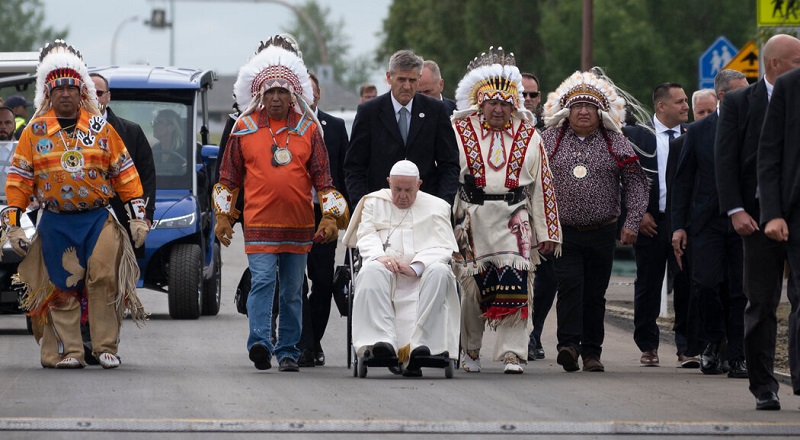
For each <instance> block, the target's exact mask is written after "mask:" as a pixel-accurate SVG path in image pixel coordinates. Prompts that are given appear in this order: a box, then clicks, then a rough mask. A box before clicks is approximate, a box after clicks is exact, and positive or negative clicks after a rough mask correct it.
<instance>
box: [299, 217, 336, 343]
mask: <svg viewBox="0 0 800 440" xmlns="http://www.w3.org/2000/svg"><path fill="white" fill-rule="evenodd" d="M314 217H315V219H314V224H315V225H319V222H320V219H322V212H321V211H320V208H319V205H318V204H314ZM336 243H337V242H335V241H334V242H331V243H325V244H321V243H315V244H314V245H313V246H311V251H310V252H309V253H308V262H307V264H306V266H307V270H308V279H309V280H310V281H311V293H310V294H309V295H308V299H305V298H304V301H303V309H304V311H303V318H304V319H303V335H302V336H301V337H300V340H301V342H300V348H301V349H306V350H311V351H314V352H320V351H322V344H321V341H322V337H323V336H324V335H325V329H326V328H327V327H328V318H329V317H330V315H331V299H332V298H333V272H334V269H335V262H336V261H335V260H336ZM305 309H308V311H307V312H306V311H305Z"/></svg>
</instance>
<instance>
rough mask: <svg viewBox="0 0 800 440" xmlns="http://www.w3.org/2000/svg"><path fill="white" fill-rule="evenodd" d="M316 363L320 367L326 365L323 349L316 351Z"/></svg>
mask: <svg viewBox="0 0 800 440" xmlns="http://www.w3.org/2000/svg"><path fill="white" fill-rule="evenodd" d="M314 363H315V364H317V365H319V366H320V367H321V366H323V365H325V353H323V352H322V350H320V351H318V352H316V353H314Z"/></svg>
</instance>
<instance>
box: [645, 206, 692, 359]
mask: <svg viewBox="0 0 800 440" xmlns="http://www.w3.org/2000/svg"><path fill="white" fill-rule="evenodd" d="M655 220H656V225H657V227H656V232H657V233H656V235H655V236H654V237H648V236H646V235H644V234H641V233H640V234H639V237H638V238H637V239H636V243H635V244H634V245H633V250H634V253H635V255H636V280H635V281H634V283H633V325H634V330H633V340H634V341H635V342H636V346H637V347H639V350H640V351H643V352H644V351H649V350H656V349H658V345H659V335H660V331H659V329H658V325H657V324H656V319H658V314H659V311H660V310H661V286H662V285H663V283H664V273H665V271H666V269H667V265H669V266H670V267H671V270H672V273H675V274H677V275H676V277H675V280H676V281H675V282H674V283H673V284H674V288H673V293H674V295H675V297H674V298H673V305H674V303H675V302H677V303H678V306H675V345H676V346H677V347H678V354H682V353H684V351H690V350H689V348H688V339H687V336H686V334H685V333H683V332H686V331H687V330H686V329H687V327H688V326H687V324H686V323H687V322H688V313H689V306H688V304H689V301H690V298H691V289H690V286H691V283H689V282H688V280H689V275H688V273H685V272H680V273H679V271H678V270H677V269H676V266H677V263H676V261H675V255H674V254H673V252H672V231H669V230H668V229H669V228H667V227H666V225H667V223H666V221H665V220H666V219H665V216H664V214H659V216H658V217H657V218H656V219H655Z"/></svg>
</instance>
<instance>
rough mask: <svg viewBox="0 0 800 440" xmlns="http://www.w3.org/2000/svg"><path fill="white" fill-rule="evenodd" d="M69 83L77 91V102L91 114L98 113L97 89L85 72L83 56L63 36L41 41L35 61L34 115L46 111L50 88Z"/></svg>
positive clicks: (49, 105) (48, 104)
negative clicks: (79, 93) (58, 38)
mask: <svg viewBox="0 0 800 440" xmlns="http://www.w3.org/2000/svg"><path fill="white" fill-rule="evenodd" d="M64 85H71V86H76V87H78V88H79V89H80V92H81V106H82V107H83V108H84V109H86V110H87V111H88V112H89V113H91V114H93V115H99V114H100V109H99V108H98V106H97V92H96V91H95V88H94V82H93V81H92V78H91V77H90V76H89V71H88V69H87V68H86V63H84V62H83V56H82V55H81V53H80V52H79V51H78V50H77V49H75V48H74V47H72V46H70V45H68V44H67V43H66V42H64V40H55V41H54V42H52V43H48V44H47V45H45V46H44V47H43V48H42V49H41V50H40V52H39V65H38V66H36V96H35V98H34V100H33V104H34V105H35V106H36V112H35V113H34V117H38V116H41V115H43V114H45V113H47V111H48V110H50V108H51V104H50V99H49V98H50V91H51V90H52V89H53V88H54V87H58V86H64Z"/></svg>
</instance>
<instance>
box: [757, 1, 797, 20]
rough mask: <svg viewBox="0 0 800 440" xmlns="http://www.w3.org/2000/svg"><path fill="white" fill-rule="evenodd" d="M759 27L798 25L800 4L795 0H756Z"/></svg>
mask: <svg viewBox="0 0 800 440" xmlns="http://www.w3.org/2000/svg"><path fill="white" fill-rule="evenodd" d="M757 1H758V7H757V8H756V11H757V14H756V15H757V18H756V22H758V25H759V26H797V25H800V2H798V1H796V0H757Z"/></svg>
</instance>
